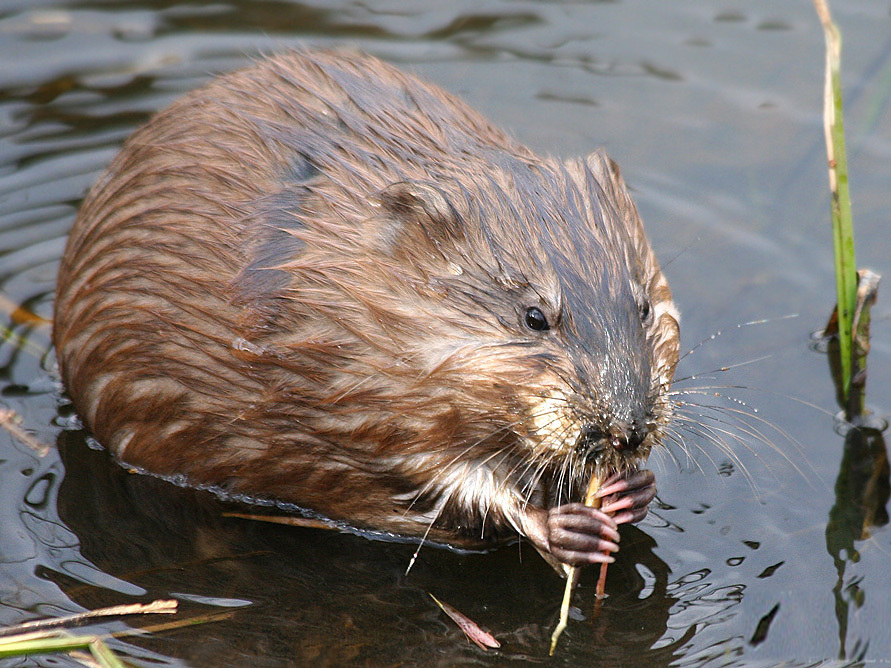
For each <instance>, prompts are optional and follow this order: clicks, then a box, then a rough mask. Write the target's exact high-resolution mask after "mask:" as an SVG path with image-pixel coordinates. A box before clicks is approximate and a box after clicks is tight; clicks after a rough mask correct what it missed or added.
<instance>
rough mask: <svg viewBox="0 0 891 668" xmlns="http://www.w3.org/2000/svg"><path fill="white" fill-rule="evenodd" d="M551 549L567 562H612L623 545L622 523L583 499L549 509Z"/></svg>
mask: <svg viewBox="0 0 891 668" xmlns="http://www.w3.org/2000/svg"><path fill="white" fill-rule="evenodd" d="M547 526H548V551H549V552H550V553H551V554H552V555H553V556H554V557H556V558H557V559H559V560H560V561H562V562H563V563H564V564H569V565H570V566H578V565H580V564H597V563H603V562H606V563H611V562H613V561H614V560H615V558H614V557H613V556H612V554H610V553H611V552H616V551H618V549H619V545H618V542H619V532H618V526H617V525H616V522H615V520H613V518H612V517H610V516H609V515H607V514H606V513H604V512H601V511H600V510H597V509H596V508H591V507H589V506H585V505H583V504H581V503H568V504H566V505H565V506H558V507H557V508H551V509H550V511H549V512H548V525H547Z"/></svg>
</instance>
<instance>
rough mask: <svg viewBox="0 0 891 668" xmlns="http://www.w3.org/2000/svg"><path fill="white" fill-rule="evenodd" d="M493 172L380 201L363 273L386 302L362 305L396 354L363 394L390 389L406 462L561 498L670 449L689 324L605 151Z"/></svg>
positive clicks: (414, 187) (366, 300)
mask: <svg viewBox="0 0 891 668" xmlns="http://www.w3.org/2000/svg"><path fill="white" fill-rule="evenodd" d="M494 162H495V167H494V168H493V170H492V172H491V173H489V174H474V175H473V179H474V180H473V181H471V180H470V179H469V178H468V176H466V175H460V174H457V175H454V176H452V177H451V178H443V179H438V180H437V181H436V182H435V183H433V182H429V181H411V180H409V181H404V182H399V183H395V184H393V185H391V186H389V187H387V188H385V189H384V190H382V191H381V192H380V193H379V194H378V196H377V200H378V202H379V208H380V215H379V216H375V217H374V220H372V221H370V222H369V226H368V229H366V230H365V235H366V237H367V238H366V240H365V242H364V243H366V244H367V247H368V252H367V255H366V257H365V258H364V260H363V261H362V262H361V268H360V269H359V270H360V271H362V272H364V273H365V275H366V280H365V281H362V282H361V284H363V285H364V284H371V285H375V286H377V290H376V291H375V293H374V294H363V293H362V292H361V290H359V289H358V288H356V289H354V290H353V293H354V295H353V296H354V298H355V299H358V300H361V301H362V306H361V309H358V310H364V311H365V312H366V314H367V317H366V318H363V322H364V325H365V329H364V331H362V332H361V333H359V336H361V337H362V338H363V340H364V341H365V342H366V343H367V344H368V345H371V346H373V347H374V348H375V349H376V350H377V351H378V353H380V352H382V351H387V354H386V355H384V356H381V355H380V354H377V355H371V356H370V358H371V359H378V360H379V362H380V364H379V367H378V368H377V369H374V370H373V371H372V372H371V373H370V374H369V375H371V376H375V377H376V378H377V380H375V381H364V382H362V383H361V387H362V388H363V390H364V391H365V392H366V393H367V392H368V391H369V390H370V388H371V387H372V386H374V387H376V388H377V391H379V392H380V393H381V395H380V396H382V397H383V396H387V395H389V401H391V404H390V408H389V410H393V411H394V415H393V420H392V421H390V422H388V427H387V429H388V431H389V433H390V435H391V436H394V437H397V438H399V439H401V440H402V443H401V445H400V447H401V448H403V451H404V452H407V451H410V450H411V449H412V448H414V449H415V450H416V451H417V452H419V453H420V452H425V453H427V454H429V453H430V451H431V449H433V450H438V451H439V452H440V456H439V457H438V458H437V459H436V460H435V461H434V462H433V463H431V462H430V461H429V460H427V462H426V463H425V464H423V466H427V467H430V468H431V469H432V468H436V470H437V475H439V476H440V477H444V476H446V475H447V474H446V473H444V470H445V469H448V466H445V464H448V465H457V464H459V463H460V464H462V465H466V466H463V468H461V471H462V473H461V475H469V474H468V472H469V471H471V470H473V471H474V472H476V473H475V474H478V471H479V470H480V469H481V468H482V469H485V471H486V475H489V474H491V475H493V476H494V478H495V479H496V480H500V481H508V480H509V481H510V482H511V483H513V485H514V486H515V487H516V488H518V489H520V490H522V492H523V495H524V498H526V499H527V500H528V499H531V498H533V497H534V496H537V497H539V499H540V502H541V503H545V504H553V503H560V502H561V499H562V501H565V500H566V499H567V498H570V499H573V498H574V499H577V498H579V495H578V489H579V487H581V486H582V485H583V484H584V483H585V481H587V478H588V476H589V475H590V473H591V472H592V467H599V468H600V469H601V470H602V471H615V470H619V471H623V470H627V469H629V468H634V467H636V466H637V464H638V463H640V462H641V461H642V460H644V459H645V458H646V456H647V455H648V453H649V451H650V449H651V448H652V447H653V445H654V444H656V443H658V442H659V439H660V438H661V435H662V428H663V426H664V425H665V424H666V422H667V420H668V417H669V412H670V402H669V399H668V396H667V390H668V386H669V384H670V382H671V378H672V374H673V372H674V368H675V365H676V362H677V359H678V316H677V313H676V311H675V309H674V306H673V303H672V301H671V294H670V291H669V288H668V285H667V282H666V280H665V278H664V276H663V274H662V272H661V270H660V268H659V265H658V263H657V261H656V259H655V256H654V254H653V252H652V251H651V249H650V247H649V245H648V243H647V241H646V238H645V236H644V232H643V228H642V226H641V223H640V220H639V218H638V215H637V212H636V210H635V208H634V205H633V204H632V202H631V200H630V198H629V196H628V193H627V191H626V189H625V186H624V184H623V183H622V180H621V177H620V176H619V173H618V170H617V168H616V167H615V166H614V165H613V164H612V163H611V162H610V161H609V160H608V159H607V158H606V157H605V156H602V155H600V154H595V155H593V156H591V157H589V158H588V159H587V160H586V161H581V160H580V161H575V162H570V163H567V164H565V165H561V164H559V163H555V162H547V163H542V162H536V163H533V162H527V161H524V160H522V159H519V158H514V157H508V158H505V157H503V156H502V157H499V158H496V159H495V161H494ZM373 274H377V275H376V276H375V277H374V279H373V280H370V281H369V280H367V279H368V278H370V277H372V275H373ZM385 360H386V361H385ZM384 379H386V380H384ZM366 397H367V394H366ZM360 432H361V433H363V434H366V433H367V432H366V431H363V430H361V429H360V430H358V431H354V432H353V433H354V434H357V433H360ZM379 441H380V442H384V441H386V439H383V440H380V439H379ZM419 466H422V465H421V464H419ZM542 495H543V496H542ZM567 495H569V497H567Z"/></svg>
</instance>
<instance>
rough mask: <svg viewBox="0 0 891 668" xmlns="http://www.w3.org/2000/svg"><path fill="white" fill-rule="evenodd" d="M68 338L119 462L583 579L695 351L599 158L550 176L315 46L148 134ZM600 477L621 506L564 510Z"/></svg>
mask: <svg viewBox="0 0 891 668" xmlns="http://www.w3.org/2000/svg"><path fill="white" fill-rule="evenodd" d="M53 336H54V343H55V346H56V349H57V354H58V360H59V365H60V369H61V373H62V378H63V381H64V383H65V385H66V387H67V389H68V392H69V394H70V396H71V399H72V401H73V403H74V406H75V408H76V410H77V411H78V413H79V414H80V416H81V417H82V418H83V419H84V420H85V422H86V424H87V426H88V427H89V428H90V429H91V431H92V432H93V434H94V435H95V437H96V438H97V439H98V440H99V441H100V442H101V443H102V444H104V445H105V446H106V447H108V448H109V449H110V450H111V451H112V452H113V453H114V454H115V455H116V456H117V457H118V458H120V459H121V460H122V461H124V462H127V463H129V464H132V465H135V466H139V467H142V468H143V469H145V470H147V471H149V472H153V473H156V474H160V475H164V476H177V477H180V479H182V480H185V481H187V482H188V483H190V484H195V485H207V486H212V487H213V488H215V489H217V490H223V491H225V492H227V493H231V494H235V495H243V496H246V497H250V498H255V499H256V498H263V499H273V500H278V501H282V502H288V503H293V504H296V505H297V506H300V507H302V508H306V509H310V510H312V511H315V512H316V513H319V514H321V515H323V516H324V517H326V518H330V519H331V520H333V521H335V522H341V523H343V524H346V525H349V526H350V527H356V528H359V529H365V530H374V531H379V532H384V533H392V534H398V535H401V536H409V537H427V538H429V539H430V540H433V541H437V542H440V543H446V544H449V545H453V546H458V547H485V546H487V545H492V544H495V543H498V542H500V541H505V540H507V539H509V538H510V537H512V536H513V537H516V536H517V535H518V534H519V535H520V536H524V537H526V538H528V539H529V540H530V541H531V542H532V543H533V544H534V545H535V546H536V547H537V548H538V549H539V551H541V552H542V553H543V554H544V555H545V556H546V558H549V560H551V561H552V562H553V560H554V559H556V560H559V561H562V562H565V563H571V564H577V563H585V562H591V561H610V560H612V556H611V555H610V554H609V553H611V552H613V551H615V550H617V549H618V546H617V545H616V541H618V533H617V531H616V528H617V525H618V524H621V523H623V522H629V521H639V520H640V519H641V518H643V517H644V516H645V515H646V512H647V506H648V504H649V502H650V501H651V500H652V499H653V498H654V496H655V480H654V476H653V474H652V473H651V472H650V471H646V470H642V469H640V468H639V466H640V465H641V464H642V463H643V462H644V461H645V460H646V457H647V455H648V454H649V452H650V450H651V449H652V448H653V446H655V445H657V444H658V443H659V442H660V439H661V437H662V433H663V431H664V428H665V426H666V424H667V422H668V419H669V415H670V413H671V401H670V398H669V394H668V390H669V385H670V382H671V379H672V376H673V373H674V369H675V366H676V363H677V359H678V339H679V333H678V315H677V311H676V310H675V307H674V305H673V302H672V298H671V292H670V290H669V287H668V283H667V281H666V279H665V276H664V275H663V273H662V271H661V269H660V267H659V264H658V262H657V260H656V258H655V255H654V253H653V251H652V250H651V248H650V246H649V244H648V242H647V239H646V237H645V235H644V230H643V227H642V224H641V221H640V218H639V216H638V214H637V211H636V209H635V206H634V204H633V203H632V201H631V198H630V196H629V194H628V191H627V189H626V187H625V184H624V182H623V180H622V178H621V176H620V174H619V170H618V168H617V167H616V165H615V164H614V163H612V162H611V161H610V160H609V159H608V158H606V157H605V156H604V155H603V154H602V153H594V154H593V155H591V156H589V157H588V158H587V159H584V160H582V159H576V160H570V161H566V162H561V161H558V160H555V159H552V158H540V157H537V156H536V155H534V154H533V153H532V152H531V151H530V150H529V149H527V148H525V147H524V146H522V145H520V144H518V143H517V142H516V141H514V140H512V139H511V138H509V137H508V136H507V135H506V134H504V133H503V132H501V131H500V130H498V129H496V128H495V127H493V126H492V125H491V124H490V123H489V122H488V121H486V120H485V119H484V118H483V117H482V116H481V115H479V114H478V113H476V112H475V111H473V110H471V109H470V108H469V107H468V106H466V105H465V104H464V103H463V102H461V101H459V100H457V99H456V98H454V97H452V96H451V95H449V94H447V93H445V92H444V91H442V90H440V89H439V88H437V87H435V86H432V85H430V84H427V83H424V82H422V81H420V80H418V79H417V78H415V77H413V76H411V75H408V74H405V73H402V72H400V71H399V70H397V69H395V68H393V67H391V66H389V65H386V64H384V63H382V62H380V61H379V60H376V59H375V58H372V57H369V56H366V55H360V54H356V53H344V52H310V51H302V52H294V53H287V54H284V55H278V56H275V57H270V58H266V59H263V60H261V61H259V62H257V63H255V64H253V66H251V67H248V68H247V69H244V70H242V71H238V72H235V73H230V74H227V75H224V76H221V77H219V78H217V79H215V80H213V81H211V82H210V83H209V84H207V85H205V86H204V87H203V88H200V89H199V90H196V91H194V92H192V93H191V94H189V95H186V96H185V97H184V98H182V99H180V100H179V101H177V102H175V103H173V104H172V105H171V106H170V107H169V108H167V109H166V110H163V111H161V112H160V113H158V114H157V115H156V116H155V117H154V118H153V119H152V120H151V121H150V122H149V123H148V124H147V125H145V126H144V127H143V128H141V129H140V130H138V131H137V132H135V133H134V134H133V136H132V137H130V139H129V140H128V141H127V142H126V143H125V145H124V147H123V149H122V150H121V152H120V154H119V155H118V156H117V157H116V158H115V159H114V161H113V162H112V164H111V166H110V167H109V168H108V170H107V172H106V173H105V175H104V176H102V177H101V178H100V179H99V181H98V183H97V184H96V185H95V186H94V187H93V188H92V190H91V192H90V193H89V195H88V196H87V198H86V200H85V201H84V203H83V206H82V207H81V209H80V213H79V215H78V217H77V220H76V222H75V224H74V227H73V229H72V231H71V234H70V236H69V238H68V244H67V248H66V250H65V255H64V258H63V261H62V266H61V269H60V272H59V279H58V289H57V294H56V302H55V324H54V334H53ZM595 469H598V470H601V471H617V472H618V474H617V475H614V476H613V477H612V479H611V480H610V481H609V482H608V484H607V485H606V486H605V487H604V488H603V489H602V493H603V494H604V495H606V494H612V495H615V496H614V497H613V499H614V500H613V501H612V502H610V503H608V504H607V505H605V506H604V507H603V511H604V512H600V511H597V510H594V509H591V508H586V507H584V506H583V505H582V504H580V503H572V500H574V499H575V500H578V499H580V498H581V497H582V494H583V490H584V487H585V485H586V483H587V480H588V478H589V476H590V475H591V474H592V472H593V471H594V470H595ZM611 514H612V515H613V516H612V517H611V516H610V515H611ZM604 552H605V553H604Z"/></svg>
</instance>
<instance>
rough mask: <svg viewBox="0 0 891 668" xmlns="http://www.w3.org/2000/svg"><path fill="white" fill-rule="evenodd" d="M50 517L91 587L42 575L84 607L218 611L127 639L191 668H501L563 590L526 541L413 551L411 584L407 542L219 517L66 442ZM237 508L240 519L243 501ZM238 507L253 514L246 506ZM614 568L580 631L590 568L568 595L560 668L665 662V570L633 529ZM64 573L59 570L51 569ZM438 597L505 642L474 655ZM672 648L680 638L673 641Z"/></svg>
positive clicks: (62, 440) (224, 506) (195, 497)
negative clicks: (54, 513)
mask: <svg viewBox="0 0 891 668" xmlns="http://www.w3.org/2000/svg"><path fill="white" fill-rule="evenodd" d="M58 450H59V453H60V454H61V458H62V462H63V464H64V468H65V476H64V479H63V480H62V481H61V485H60V488H59V490H58V512H59V517H60V519H61V520H62V521H63V522H64V524H65V525H66V526H67V527H68V528H69V529H70V530H71V531H73V532H74V533H75V534H76V535H77V537H78V540H79V554H80V557H81V558H82V559H83V560H84V563H88V564H89V565H90V566H91V568H95V569H98V571H99V572H101V573H97V574H96V575H97V579H96V580H95V581H94V582H93V583H91V584H88V583H87V582H88V581H89V578H84V577H83V569H84V564H80V568H81V569H82V571H81V574H80V575H79V576H78V577H72V574H71V573H70V572H67V573H66V572H65V570H69V571H70V568H71V567H70V564H69V565H66V566H65V569H63V568H61V567H59V568H58V569H55V568H53V567H52V566H50V565H44V566H43V567H42V569H41V573H40V575H41V577H42V578H45V579H47V580H51V581H52V582H54V583H55V584H56V585H58V586H59V587H60V588H61V589H62V590H64V592H65V594H66V595H67V596H69V597H70V598H71V599H73V600H75V601H76V602H77V603H78V604H80V605H82V606H84V607H85V608H90V609H93V608H97V607H101V606H106V605H113V604H118V603H121V602H122V600H121V598H122V597H121V595H122V594H124V595H125V596H127V597H132V598H134V599H135V600H140V601H148V600H154V599H156V598H169V597H175V598H177V599H179V600H180V601H181V609H182V611H183V614H184V615H186V616H189V615H197V614H204V613H207V612H208V611H209V610H211V611H212V610H214V609H221V608H222V609H226V608H228V609H229V610H231V611H232V612H233V615H232V618H231V619H229V620H224V621H218V622H214V623H212V624H209V625H202V626H199V627H195V628H194V629H186V630H179V631H176V632H173V633H168V634H161V635H160V636H158V637H156V638H153V639H150V640H139V641H134V642H138V643H139V644H140V645H143V646H144V647H145V648H146V649H153V650H158V651H163V653H164V654H166V655H168V656H175V657H179V658H182V659H185V660H187V661H189V662H190V663H194V664H195V665H207V666H210V665H213V666H244V665H251V666H262V665H289V662H294V665H304V664H306V663H312V665H331V666H335V665H355V664H357V663H359V664H363V665H364V664H368V665H381V666H386V665H442V666H460V665H512V664H515V663H516V664H517V665H520V664H523V665H525V664H529V663H537V662H539V661H545V659H546V658H547V647H548V641H549V638H550V633H551V630H552V627H553V624H554V622H555V620H556V615H557V608H558V606H559V603H560V595H561V592H562V581H561V580H560V579H559V578H558V577H557V575H556V574H555V573H554V572H553V571H551V569H550V567H549V566H547V565H546V564H545V563H544V562H543V560H541V558H540V557H539V556H538V555H537V554H535V552H534V551H533V550H531V549H529V548H528V547H526V546H523V547H518V546H517V545H513V546H507V547H504V548H502V549H499V550H497V551H495V552H491V553H488V554H482V553H454V552H451V551H448V550H443V549H441V548H435V547H432V546H425V547H424V548H423V549H422V550H421V552H420V556H419V558H418V560H417V562H416V563H415V564H414V566H413V567H412V570H411V572H410V574H409V575H408V576H406V575H405V570H406V566H407V564H408V563H409V560H410V559H411V556H412V554H413V552H414V550H415V547H416V546H414V545H411V544H400V543H392V542H383V541H379V540H368V539H367V538H365V537H362V536H356V535H351V534H344V533H339V532H334V531H325V530H318V529H307V528H294V527H280V526H275V525H268V524H266V523H262V522H255V521H248V520H241V519H235V518H227V517H224V516H223V513H224V512H225V511H226V510H230V509H233V506H232V504H229V503H225V502H222V501H220V500H218V499H217V498H216V497H215V496H213V495H211V494H210V493H207V492H202V491H196V490H191V489H184V488H180V487H177V486H174V485H172V484H170V483H168V482H165V481H162V480H158V479H156V478H153V477H150V476H146V475H140V474H134V473H131V472H128V471H127V470H125V469H124V468H122V467H120V466H118V465H117V464H116V463H115V462H113V461H111V459H110V457H109V456H108V455H107V453H106V452H104V451H101V450H95V449H91V448H89V447H88V446H87V445H86V443H85V440H84V437H83V434H82V433H81V432H76V431H67V432H63V433H62V434H61V435H60V437H59V441H58ZM234 509H235V510H239V511H241V512H245V506H243V505H238V506H235V507H234ZM248 512H250V509H249V508H248ZM622 545H623V551H622V554H623V559H622V560H620V561H619V562H617V563H616V564H614V565H613V566H612V567H611V568H610V569H609V580H608V585H607V591H608V592H610V591H611V592H616V593H615V594H614V595H612V596H610V597H609V598H608V599H607V601H606V604H605V605H604V608H603V610H602V612H601V614H600V616H599V618H598V619H597V620H596V623H594V624H593V626H592V623H591V621H590V617H591V615H590V612H591V611H592V610H593V608H594V587H595V581H596V572H595V571H594V570H593V569H589V570H590V571H591V572H590V573H586V574H585V575H586V577H585V578H584V579H583V582H582V585H581V587H580V589H579V591H578V593H577V596H576V599H575V603H576V606H577V609H576V611H575V612H576V615H575V616H576V619H575V620H574V621H573V622H572V623H571V625H570V628H569V630H568V631H567V633H566V636H565V638H564V641H563V642H564V643H565V644H564V645H563V646H562V647H561V658H562V660H564V661H566V662H567V664H568V665H574V664H575V663H577V662H584V663H585V664H586V665H603V666H614V665H618V662H620V661H621V660H622V657H626V658H627V657H629V656H642V655H644V654H646V655H647V656H648V662H650V663H652V665H666V666H667V665H669V664H670V663H671V658H672V656H673V652H674V651H675V650H676V649H677V647H678V643H671V644H669V645H666V646H664V647H662V649H660V650H656V651H651V650H650V648H651V647H652V646H653V645H654V644H655V643H656V642H657V641H658V640H659V639H660V638H662V637H663V636H664V634H665V631H666V624H667V620H668V616H669V610H670V608H671V607H672V605H673V603H674V599H673V597H672V596H671V595H670V594H668V593H667V589H668V588H669V583H668V578H669V573H668V569H667V567H666V565H665V564H664V563H663V562H662V561H661V560H660V559H659V558H658V557H656V556H655V555H654V553H653V548H654V545H655V543H654V541H653V539H652V538H650V537H649V536H648V535H647V534H645V533H644V532H642V531H640V530H638V529H635V528H633V527H632V528H629V529H628V530H626V531H624V532H623V538H622ZM60 566H61V564H60ZM428 592H429V593H433V594H435V595H436V597H437V598H439V599H441V600H444V601H447V602H448V603H450V604H451V605H452V606H454V607H456V608H457V609H458V610H460V611H462V612H463V613H464V614H466V615H468V616H469V617H470V618H471V619H474V620H475V621H477V622H478V623H479V624H480V625H481V626H484V627H485V628H487V629H488V630H490V631H491V632H492V633H493V635H495V637H496V638H498V639H499V641H500V642H501V643H502V647H501V649H500V650H499V651H497V652H488V653H484V652H482V651H481V650H479V649H477V648H476V647H475V646H474V645H472V644H470V643H469V642H468V641H467V640H466V639H465V638H464V637H463V635H462V633H461V632H460V631H459V630H458V628H457V627H456V626H455V625H454V624H453V623H452V622H451V621H449V620H448V619H447V618H446V617H445V616H444V615H443V614H442V613H441V612H440V611H439V609H438V608H437V607H436V605H435V604H434V603H433V602H432V600H431V599H430V597H429V595H428ZM682 641H683V639H682V640H681V641H679V642H682Z"/></svg>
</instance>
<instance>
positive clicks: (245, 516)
mask: <svg viewBox="0 0 891 668" xmlns="http://www.w3.org/2000/svg"><path fill="white" fill-rule="evenodd" d="M223 517H235V518H238V519H241V520H253V521H255V522H270V523H271V524H285V525H287V526H292V527H303V528H305V529H328V530H330V531H336V530H337V527H336V526H332V525H331V524H330V523H329V522H325V521H324V520H315V519H312V518H311V517H294V516H291V515H255V514H251V513H223Z"/></svg>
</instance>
